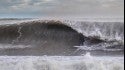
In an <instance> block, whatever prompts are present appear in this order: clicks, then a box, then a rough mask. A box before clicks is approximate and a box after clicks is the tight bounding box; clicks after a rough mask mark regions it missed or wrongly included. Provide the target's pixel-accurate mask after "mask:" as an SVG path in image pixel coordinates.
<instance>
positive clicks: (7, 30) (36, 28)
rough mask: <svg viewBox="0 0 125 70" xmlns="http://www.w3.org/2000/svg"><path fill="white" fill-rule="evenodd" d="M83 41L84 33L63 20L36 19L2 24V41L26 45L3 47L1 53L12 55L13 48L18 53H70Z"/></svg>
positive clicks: (14, 44) (0, 34)
mask: <svg viewBox="0 0 125 70" xmlns="http://www.w3.org/2000/svg"><path fill="white" fill-rule="evenodd" d="M83 42H84V36H83V35H82V34H80V33H78V32H77V31H75V30H74V29H72V28H71V27H68V26H66V25H64V24H62V23H61V22H55V21H49V22H47V23H46V22H37V21H36V22H27V23H22V24H19V25H18V24H12V25H1V26H0V43H2V44H11V45H12V46H16V45H18V46H19V45H22V46H23V45H24V46H23V47H22V48H23V49H18V48H20V47H16V48H13V47H11V46H10V47H9V48H6V49H5V50H4V49H3V50H2V51H1V54H4V53H5V52H7V53H5V54H7V55H8V54H10V55H11V54H13V52H12V53H11V52H10V50H12V51H14V52H18V53H17V55H20V54H21V55H67V54H68V55H69V54H71V53H72V52H73V51H75V49H76V48H75V47H73V46H77V45H79V46H80V45H82V43H83ZM25 46H28V47H25ZM2 48H4V47H2ZM15 49H16V50H15ZM19 51H20V52H19ZM21 51H22V52H21ZM15 54H16V53H15Z"/></svg>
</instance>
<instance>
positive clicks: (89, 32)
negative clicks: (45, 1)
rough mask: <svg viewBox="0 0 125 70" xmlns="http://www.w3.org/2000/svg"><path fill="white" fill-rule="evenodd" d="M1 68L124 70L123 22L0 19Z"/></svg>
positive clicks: (25, 69) (22, 69)
mask: <svg viewBox="0 0 125 70" xmlns="http://www.w3.org/2000/svg"><path fill="white" fill-rule="evenodd" d="M0 69H1V70H124V21H119V19H118V20H117V19H114V20H113V19H111V18H110V20H109V19H108V20H106V19H104V20H103V21H102V18H101V20H100V19H98V20H97V19H93V20H90V19H79V20H78V19H66V20H65V19H55V18H52V19H46V18H43V19H1V20H0Z"/></svg>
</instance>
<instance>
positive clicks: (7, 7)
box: [0, 0, 124, 17]
mask: <svg viewBox="0 0 125 70" xmlns="http://www.w3.org/2000/svg"><path fill="white" fill-rule="evenodd" d="M3 15H10V16H12V15H15V16H20V15H25V16H32V17H33V16H38V17H40V16H65V15H66V16H96V15H99V16H123V15H124V0H0V16H1V17H2V16H3Z"/></svg>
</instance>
